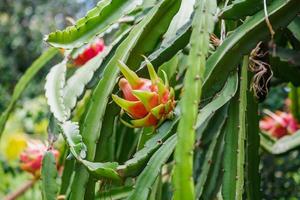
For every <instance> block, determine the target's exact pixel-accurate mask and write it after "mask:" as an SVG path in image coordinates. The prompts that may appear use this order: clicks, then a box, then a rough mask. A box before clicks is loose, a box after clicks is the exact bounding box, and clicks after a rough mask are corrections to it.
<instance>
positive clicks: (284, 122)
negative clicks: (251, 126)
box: [259, 111, 299, 139]
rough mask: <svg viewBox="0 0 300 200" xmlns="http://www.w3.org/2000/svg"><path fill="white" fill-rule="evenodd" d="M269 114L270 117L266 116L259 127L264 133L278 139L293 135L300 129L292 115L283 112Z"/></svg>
mask: <svg viewBox="0 0 300 200" xmlns="http://www.w3.org/2000/svg"><path fill="white" fill-rule="evenodd" d="M267 114H268V116H265V117H264V118H263V119H262V120H261V121H260V122H259V127H260V129H261V130H262V131H264V132H266V133H269V134H270V135H272V136H273V137H275V138H277V139H279V138H281V137H283V136H285V135H292V134H294V133H295V132H296V131H297V130H298V129H299V125H298V123H297V120H296V119H295V118H294V117H293V115H292V114H291V113H286V112H281V111H277V112H276V113H273V112H270V111H268V112H267Z"/></svg>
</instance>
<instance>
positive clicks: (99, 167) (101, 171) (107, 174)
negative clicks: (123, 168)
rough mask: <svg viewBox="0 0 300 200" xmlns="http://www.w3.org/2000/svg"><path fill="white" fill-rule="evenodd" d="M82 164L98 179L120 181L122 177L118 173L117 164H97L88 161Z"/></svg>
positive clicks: (83, 161)
mask: <svg viewBox="0 0 300 200" xmlns="http://www.w3.org/2000/svg"><path fill="white" fill-rule="evenodd" d="M81 162H82V163H83V164H84V165H85V166H86V167H87V168H88V170H89V171H90V172H91V173H92V174H93V175H94V176H95V177H97V178H108V179H114V180H120V177H119V175H118V173H117V172H116V169H117V166H118V163H116V162H107V163H97V162H90V161H87V160H82V161H81Z"/></svg>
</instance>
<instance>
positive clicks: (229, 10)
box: [221, 0, 264, 20]
mask: <svg viewBox="0 0 300 200" xmlns="http://www.w3.org/2000/svg"><path fill="white" fill-rule="evenodd" d="M263 7H264V4H263V0H235V1H233V2H232V3H231V4H230V5H229V6H227V7H225V8H224V10H222V11H221V12H222V14H221V17H222V18H224V19H234V20H237V19H241V18H243V17H246V16H250V15H253V14H255V13H256V12H258V11H259V10H262V9H263Z"/></svg>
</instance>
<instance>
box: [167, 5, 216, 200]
mask: <svg viewBox="0 0 300 200" xmlns="http://www.w3.org/2000/svg"><path fill="white" fill-rule="evenodd" d="M216 9H217V2H216V1H214V0H203V1H201V0H198V1H196V4H195V16H194V18H193V22H192V27H193V31H192V35H191V40H190V46H191V49H190V52H189V56H188V62H187V66H188V67H187V72H186V75H185V79H184V89H183V90H184V92H183V96H182V98H181V101H180V110H181V118H180V121H179V124H178V128H177V136H178V143H177V145H176V149H175V153H174V159H175V165H174V169H173V170H174V171H173V179H172V181H173V187H174V200H181V199H187V200H192V199H194V198H195V194H194V181H193V178H192V176H193V150H194V142H195V124H196V121H197V113H198V104H199V101H200V97H201V89H202V79H203V75H204V71H205V66H206V57H207V55H208V50H209V35H210V34H211V33H212V32H213V30H214V22H215V19H214V17H215V16H214V14H215V13H216Z"/></svg>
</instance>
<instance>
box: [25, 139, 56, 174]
mask: <svg viewBox="0 0 300 200" xmlns="http://www.w3.org/2000/svg"><path fill="white" fill-rule="evenodd" d="M46 151H47V147H46V145H45V144H43V143H42V142H41V141H39V140H31V141H29V142H28V146H27V148H26V149H25V150H24V151H23V152H22V153H21V155H20V161H21V164H20V168H21V169H22V170H24V171H27V172H29V173H31V174H33V175H34V176H39V175H40V169H41V166H42V160H43V156H44V153H45V152H46ZM51 152H52V153H53V154H54V156H55V158H56V161H58V157H59V152H58V151H57V150H55V149H52V150H51Z"/></svg>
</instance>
